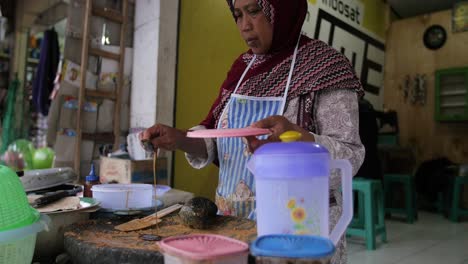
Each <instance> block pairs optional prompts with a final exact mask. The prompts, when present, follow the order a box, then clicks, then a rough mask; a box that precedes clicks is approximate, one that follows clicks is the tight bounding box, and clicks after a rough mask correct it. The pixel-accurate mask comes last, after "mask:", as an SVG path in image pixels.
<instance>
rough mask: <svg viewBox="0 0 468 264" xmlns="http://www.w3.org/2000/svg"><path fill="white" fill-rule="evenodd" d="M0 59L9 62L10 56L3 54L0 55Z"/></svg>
mask: <svg viewBox="0 0 468 264" xmlns="http://www.w3.org/2000/svg"><path fill="white" fill-rule="evenodd" d="M0 59H5V60H9V59H10V56H9V55H8V54H5V53H0Z"/></svg>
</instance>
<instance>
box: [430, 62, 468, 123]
mask: <svg viewBox="0 0 468 264" xmlns="http://www.w3.org/2000/svg"><path fill="white" fill-rule="evenodd" d="M467 95H468V67H465V68H450V69H442V70H438V71H436V73H435V111H434V117H435V120H437V121H442V122H444V121H448V122H462V121H463V122H466V121H468V96H467Z"/></svg>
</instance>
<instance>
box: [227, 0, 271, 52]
mask: <svg viewBox="0 0 468 264" xmlns="http://www.w3.org/2000/svg"><path fill="white" fill-rule="evenodd" d="M234 17H235V18H236V21H237V28H238V29H239V31H240V34H241V36H242V38H243V39H244V40H245V42H246V43H247V46H249V48H250V49H251V50H252V51H253V53H255V54H265V53H267V52H268V51H269V50H270V47H271V43H272V40H273V25H272V24H271V23H270V22H269V21H268V19H267V18H266V16H265V14H264V13H263V11H262V9H261V8H260V7H259V6H258V4H257V0H236V1H235V4H234Z"/></svg>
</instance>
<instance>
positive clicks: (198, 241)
mask: <svg viewBox="0 0 468 264" xmlns="http://www.w3.org/2000/svg"><path fill="white" fill-rule="evenodd" d="M159 247H160V248H161V249H162V250H163V252H164V255H165V257H166V255H167V254H169V255H171V256H172V258H171V259H174V257H175V259H176V260H177V259H178V260H179V261H180V262H179V261H171V263H182V262H183V261H187V260H188V261H194V262H195V263H199V262H200V261H207V260H209V261H213V260H214V261H213V263H247V256H248V252H249V245H248V244H247V243H244V242H242V241H238V240H235V239H232V238H229V237H225V236H219V235H205V234H195V235H186V236H177V237H170V238H166V239H163V240H162V241H161V242H159ZM224 260H225V261H224ZM184 263H185V262H184Z"/></svg>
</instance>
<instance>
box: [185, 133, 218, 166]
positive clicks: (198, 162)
mask: <svg viewBox="0 0 468 264" xmlns="http://www.w3.org/2000/svg"><path fill="white" fill-rule="evenodd" d="M204 129H206V127H205V126H202V125H199V126H194V127H192V128H190V130H204ZM204 140H205V145H206V153H207V154H208V155H207V157H206V158H202V157H199V156H195V155H192V154H190V153H185V158H186V159H187V161H188V163H189V164H190V166H192V167H193V168H195V169H202V168H204V167H206V166H207V165H209V164H211V163H212V162H213V161H214V160H215V158H216V155H217V154H218V151H217V148H216V140H215V139H213V138H205V139H204Z"/></svg>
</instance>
